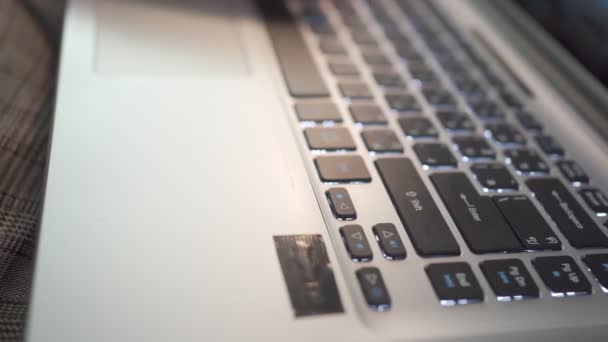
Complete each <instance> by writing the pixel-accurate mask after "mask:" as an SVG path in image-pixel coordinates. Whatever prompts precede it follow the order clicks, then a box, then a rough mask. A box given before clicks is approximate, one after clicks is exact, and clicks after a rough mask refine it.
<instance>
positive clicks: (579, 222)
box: [526, 178, 608, 248]
mask: <svg viewBox="0 0 608 342" xmlns="http://www.w3.org/2000/svg"><path fill="white" fill-rule="evenodd" d="M526 185H527V186H528V188H530V191H532V192H533V193H534V196H535V197H536V199H537V200H538V201H539V202H540V204H541V205H542V206H543V207H544V208H545V211H546V212H547V213H548V214H549V216H551V219H553V221H554V222H555V224H556V225H557V226H558V228H559V229H560V230H561V232H562V234H564V236H565V237H566V239H568V241H569V242H570V244H571V245H572V246H573V247H575V248H588V247H608V238H606V236H605V235H604V234H603V233H602V232H601V230H600V228H599V227H598V226H597V224H596V223H595V222H594V221H593V219H591V217H589V215H587V213H586V212H585V210H584V209H583V207H582V206H581V205H580V204H579V203H578V201H577V200H576V199H575V198H574V196H572V194H570V192H569V191H568V189H566V187H565V186H564V184H562V182H561V181H559V180H558V179H555V178H539V179H528V180H527V181H526Z"/></svg>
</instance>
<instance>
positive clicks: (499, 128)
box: [486, 123, 526, 145]
mask: <svg viewBox="0 0 608 342" xmlns="http://www.w3.org/2000/svg"><path fill="white" fill-rule="evenodd" d="M486 129H487V131H488V132H490V134H491V136H492V139H494V141H496V142H497V143H500V144H506V145H512V144H517V145H522V144H525V143H526V138H525V137H524V136H523V134H521V132H519V130H518V129H517V128H515V127H514V126H513V125H511V124H508V123H496V124H488V125H486Z"/></svg>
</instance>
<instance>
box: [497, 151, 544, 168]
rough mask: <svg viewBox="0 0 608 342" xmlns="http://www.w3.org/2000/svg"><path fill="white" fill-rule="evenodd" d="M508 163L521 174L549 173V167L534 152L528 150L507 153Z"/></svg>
mask: <svg viewBox="0 0 608 342" xmlns="http://www.w3.org/2000/svg"><path fill="white" fill-rule="evenodd" d="M505 157H507V162H508V163H510V164H511V165H513V167H514V168H515V169H516V170H517V171H519V172H521V173H526V174H528V173H532V174H535V173H548V172H549V165H547V163H546V162H545V161H544V160H543V159H542V158H541V157H540V156H539V155H538V153H536V152H535V151H533V150H529V149H527V148H520V149H510V150H506V151H505Z"/></svg>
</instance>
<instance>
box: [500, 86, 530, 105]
mask: <svg viewBox="0 0 608 342" xmlns="http://www.w3.org/2000/svg"><path fill="white" fill-rule="evenodd" d="M499 95H500V98H501V99H502V101H503V102H504V103H505V104H506V105H507V106H509V107H511V108H514V109H521V108H522V107H523V106H524V105H523V103H522V102H521V100H520V99H519V98H518V97H517V96H515V95H514V94H513V93H511V92H509V91H507V90H503V91H501V92H500V93H499Z"/></svg>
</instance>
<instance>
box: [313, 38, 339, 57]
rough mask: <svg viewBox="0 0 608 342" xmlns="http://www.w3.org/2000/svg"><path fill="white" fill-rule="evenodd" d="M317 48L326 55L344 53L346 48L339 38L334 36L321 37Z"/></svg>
mask: <svg viewBox="0 0 608 342" xmlns="http://www.w3.org/2000/svg"><path fill="white" fill-rule="evenodd" d="M319 49H321V52H323V53H324V54H327V55H344V54H346V49H345V48H344V46H343V45H342V43H340V41H339V40H337V39H334V38H322V39H321V40H320V41H319Z"/></svg>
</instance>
